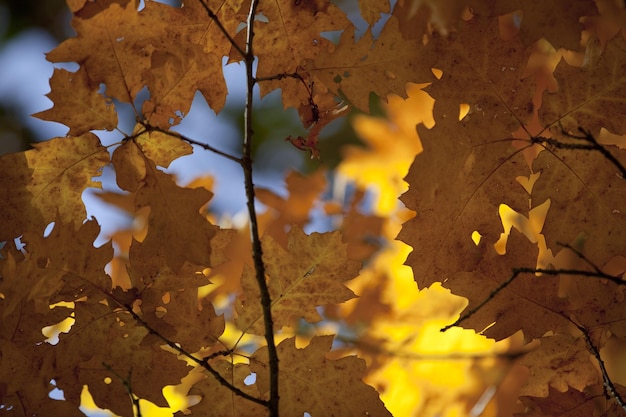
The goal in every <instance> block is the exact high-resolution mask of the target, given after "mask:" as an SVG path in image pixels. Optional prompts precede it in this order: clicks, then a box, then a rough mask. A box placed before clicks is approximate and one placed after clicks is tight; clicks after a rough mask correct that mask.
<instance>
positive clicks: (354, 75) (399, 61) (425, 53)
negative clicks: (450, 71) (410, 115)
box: [305, 17, 435, 111]
mask: <svg viewBox="0 0 626 417" xmlns="http://www.w3.org/2000/svg"><path fill="white" fill-rule="evenodd" d="M434 61H435V55H434V52H433V50H432V48H430V47H428V46H424V45H423V44H422V43H421V42H418V41H411V40H409V41H406V40H404V39H402V36H401V35H400V33H399V30H398V22H397V20H396V19H395V18H394V17H392V18H391V19H389V21H388V22H387V23H386V24H385V27H384V28H383V31H382V33H381V34H380V37H379V38H378V39H376V40H375V41H374V40H373V36H372V33H371V30H368V31H367V32H366V33H365V35H364V36H363V37H362V38H361V39H359V40H358V41H356V40H355V36H354V30H353V29H346V30H345V31H344V33H343V34H342V35H341V39H340V41H339V44H338V45H337V46H329V47H328V48H327V49H325V50H324V51H322V52H321V53H320V54H319V55H317V57H316V58H315V59H313V60H311V61H310V62H308V63H307V64H306V67H305V68H306V69H307V71H310V72H311V73H312V74H314V75H315V76H316V77H317V78H319V79H320V81H321V82H323V83H324V85H326V86H327V87H328V89H329V90H330V91H331V92H333V93H335V94H336V95H340V93H341V94H343V95H345V96H347V97H349V100H350V102H351V103H352V104H353V105H354V106H355V107H356V108H358V109H360V110H363V111H366V110H368V109H369V95H370V92H374V93H375V94H376V95H378V96H379V97H386V96H387V95H388V94H390V93H394V94H397V95H400V96H402V97H405V96H406V92H405V90H404V87H405V84H406V83H408V82H422V83H423V82H429V81H432V80H433V79H434V76H433V74H432V72H431V68H432V67H433V63H434Z"/></svg>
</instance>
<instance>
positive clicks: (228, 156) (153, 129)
mask: <svg viewBox="0 0 626 417" xmlns="http://www.w3.org/2000/svg"><path fill="white" fill-rule="evenodd" d="M144 127H145V128H146V132H159V133H163V134H165V135H168V136H172V137H174V138H177V139H180V140H182V141H185V142H188V143H190V144H192V145H196V146H199V147H201V148H203V149H205V150H207V151H211V152H213V153H215V154H217V155H220V156H223V157H224V158H226V159H230V160H231V161H234V162H236V163H238V164H239V165H241V164H242V163H243V161H242V159H241V158H238V157H236V156H234V155H231V154H229V153H226V152H224V151H220V150H219V149H217V148H214V147H213V146H211V145H209V144H207V143H203V142H198V141H197V140H195V139H191V138H189V137H187V136H185V135H183V134H181V133H178V132H174V131H171V130H165V129H161V128H160V127H156V126H151V125H147V124H144ZM142 133H143V132H142Z"/></svg>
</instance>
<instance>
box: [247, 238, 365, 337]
mask: <svg viewBox="0 0 626 417" xmlns="http://www.w3.org/2000/svg"><path fill="white" fill-rule="evenodd" d="M263 247H264V252H263V260H264V261H265V263H266V265H267V275H268V277H269V280H268V288H269V292H270V296H271V298H272V320H273V324H274V326H275V327H276V328H277V329H280V328H281V327H282V326H293V325H294V323H295V321H296V320H297V319H299V318H304V319H305V320H307V321H309V322H317V321H319V320H321V317H320V315H319V314H318V312H317V311H316V307H318V306H322V305H325V304H331V303H341V302H343V301H346V300H348V299H350V298H352V297H354V294H353V293H352V291H350V290H349V289H348V288H347V287H346V286H345V285H344V284H343V282H344V281H347V280H349V279H352V278H354V277H355V276H356V274H357V273H358V271H359V263H358V262H356V261H353V260H350V259H348V258H347V256H346V244H345V243H343V242H342V241H341V235H340V233H339V232H331V233H313V234H311V235H306V234H304V232H303V231H302V230H301V229H300V228H298V227H297V226H292V229H291V231H290V232H289V237H288V242H287V247H286V248H283V247H282V246H280V245H279V244H278V243H276V241H275V240H274V239H273V238H272V237H270V236H268V237H267V238H266V239H265V241H264V244H263ZM241 286H242V288H243V296H242V297H240V299H239V301H238V302H237V304H236V305H237V313H238V317H237V319H236V323H237V326H238V327H239V328H240V329H242V330H243V331H244V332H251V333H254V334H263V333H264V327H263V313H262V310H261V305H260V304H259V303H258V300H259V297H260V296H259V289H258V285H257V283H256V280H255V279H254V272H253V271H252V270H250V268H247V267H246V268H244V274H243V277H242V283H241Z"/></svg>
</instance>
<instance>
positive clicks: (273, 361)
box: [242, 0, 279, 417]
mask: <svg viewBox="0 0 626 417" xmlns="http://www.w3.org/2000/svg"><path fill="white" fill-rule="evenodd" d="M258 4H259V2H258V0H252V2H251V4H250V12H249V14H248V22H247V23H248V32H247V36H246V51H245V54H244V58H245V64H246V86H247V92H246V108H245V112H244V124H245V126H244V132H245V134H244V140H243V157H242V162H243V163H242V167H243V173H244V181H245V188H246V204H247V207H248V215H249V217H250V234H251V239H252V256H253V259H254V270H255V278H256V281H257V285H258V286H259V293H260V296H261V307H262V309H263V322H264V324H265V332H264V333H265V341H266V343H267V350H268V357H269V368H270V369H269V371H270V372H269V374H270V375H269V378H270V399H269V402H268V404H267V408H268V410H269V415H270V417H278V401H279V394H278V353H277V351H276V343H275V342H274V323H273V321H272V299H271V297H270V292H269V289H268V287H267V282H266V281H265V264H264V263H263V248H262V245H261V238H260V236H259V226H258V223H257V216H256V209H255V207H254V200H255V192H254V182H253V176H252V138H253V136H254V131H253V130H252V109H253V101H254V94H253V93H254V86H255V85H256V80H255V78H254V73H253V64H254V49H253V40H254V17H255V15H256V8H257V6H258Z"/></svg>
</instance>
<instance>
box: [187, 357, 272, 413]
mask: <svg viewBox="0 0 626 417" xmlns="http://www.w3.org/2000/svg"><path fill="white" fill-rule="evenodd" d="M210 365H211V367H212V368H213V369H214V370H215V371H217V372H219V374H220V375H221V376H222V377H224V379H226V380H227V381H228V382H229V383H230V384H232V385H233V386H234V387H237V388H238V389H240V390H241V391H243V392H245V393H246V394H248V395H251V396H253V397H259V392H258V390H257V389H256V385H254V384H247V383H246V382H245V379H246V378H248V377H249V376H250V375H251V373H250V365H248V364H245V363H235V364H233V363H230V362H227V361H225V360H214V361H211V362H210ZM188 395H198V396H200V397H202V401H201V402H200V403H199V404H198V405H196V406H194V407H192V408H191V411H192V413H193V414H192V415H193V416H196V417H258V416H263V415H266V414H267V408H265V407H264V406H262V405H260V404H258V403H255V402H252V401H246V400H244V399H243V398H242V397H239V396H238V395H237V394H235V393H234V392H233V391H232V390H230V389H229V388H228V387H225V386H224V385H222V384H221V383H220V382H219V381H218V380H217V379H216V378H215V377H214V376H212V375H207V376H206V378H203V379H201V380H200V381H199V382H197V383H196V384H194V386H193V387H192V388H191V390H190V391H189V394H188ZM176 416H177V417H182V416H184V414H183V413H178V414H176Z"/></svg>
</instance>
